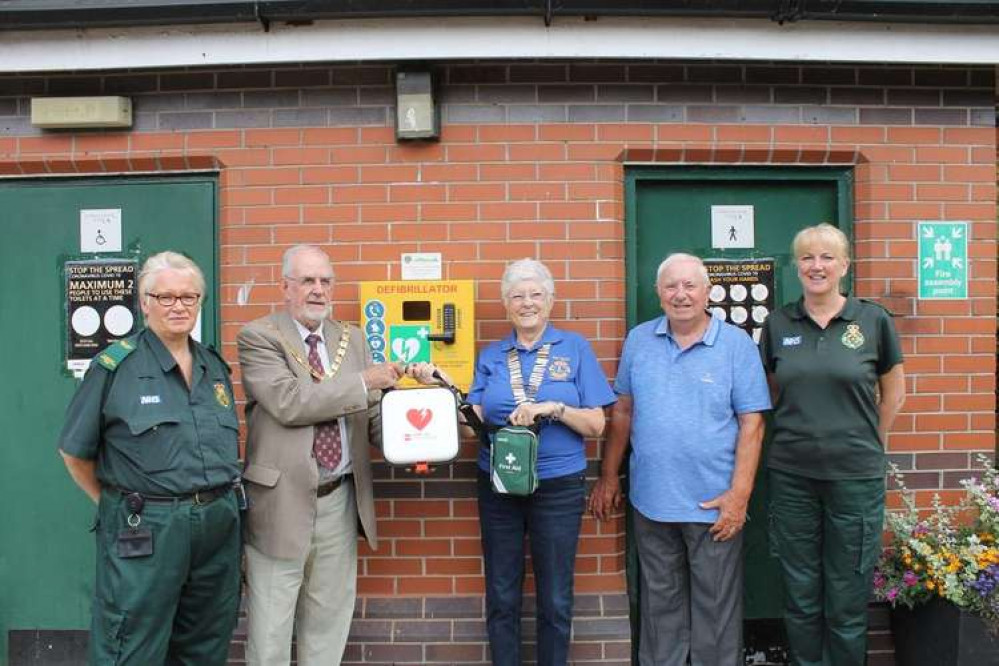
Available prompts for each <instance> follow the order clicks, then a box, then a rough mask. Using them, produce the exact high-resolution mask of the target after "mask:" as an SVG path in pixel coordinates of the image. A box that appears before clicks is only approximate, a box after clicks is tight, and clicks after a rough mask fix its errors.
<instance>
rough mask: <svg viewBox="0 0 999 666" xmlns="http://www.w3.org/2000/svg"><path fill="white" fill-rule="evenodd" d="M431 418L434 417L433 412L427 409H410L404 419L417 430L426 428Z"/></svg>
mask: <svg viewBox="0 0 999 666" xmlns="http://www.w3.org/2000/svg"><path fill="white" fill-rule="evenodd" d="M432 418H434V413H433V412H432V411H430V410H429V409H411V410H409V411H408V412H406V420H407V421H409V422H410V423H411V424H412V425H413V427H414V428H416V429H417V430H423V429H424V428H426V427H427V424H428V423H430V419H432Z"/></svg>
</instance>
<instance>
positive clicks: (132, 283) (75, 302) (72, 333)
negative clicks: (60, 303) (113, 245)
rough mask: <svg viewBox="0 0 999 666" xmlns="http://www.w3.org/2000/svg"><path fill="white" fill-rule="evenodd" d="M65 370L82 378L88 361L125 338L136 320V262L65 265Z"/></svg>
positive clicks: (68, 263)
mask: <svg viewBox="0 0 999 666" xmlns="http://www.w3.org/2000/svg"><path fill="white" fill-rule="evenodd" d="M64 273H65V278H66V321H67V323H68V330H67V332H66V366H67V367H68V368H69V369H70V370H71V371H73V373H74V374H77V375H82V373H83V372H84V371H86V369H87V367H88V366H89V365H90V359H91V358H93V357H94V355H95V354H97V352H99V351H100V350H101V349H104V348H105V347H107V346H108V345H109V344H111V343H112V342H114V341H116V340H119V339H121V338H123V337H125V336H127V335H129V334H130V333H131V332H132V331H133V330H134V329H135V327H136V322H137V321H138V319H139V307H138V305H139V301H138V288H137V284H136V282H137V279H138V275H137V273H138V262H136V261H132V260H129V259H107V260H98V261H67V262H66V265H65V268H64Z"/></svg>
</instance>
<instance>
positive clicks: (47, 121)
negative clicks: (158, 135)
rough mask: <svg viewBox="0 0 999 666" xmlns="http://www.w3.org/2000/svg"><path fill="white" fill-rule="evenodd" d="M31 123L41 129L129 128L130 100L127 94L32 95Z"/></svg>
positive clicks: (130, 116)
mask: <svg viewBox="0 0 999 666" xmlns="http://www.w3.org/2000/svg"><path fill="white" fill-rule="evenodd" d="M31 124H32V125H33V126H35V127H40V128H42V129H87V128H91V127H95V128H97V127H131V126H132V100H130V99H129V98H127V97H34V98H32V99H31Z"/></svg>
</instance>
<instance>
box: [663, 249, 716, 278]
mask: <svg viewBox="0 0 999 666" xmlns="http://www.w3.org/2000/svg"><path fill="white" fill-rule="evenodd" d="M679 261H693V262H695V263H696V264H697V268H698V271H697V272H698V273H699V274H700V276H701V278H702V279H703V280H704V284H711V277H710V276H709V275H708V269H707V267H706V266H705V265H704V262H703V261H701V258H700V257H697V256H694V255H692V254H687V253H686V252H674V253H673V254H671V255H669V256H668V257H666V258H665V259H663V261H662V263H661V264H659V269H658V270H657V271H656V284H657V285H658V284H659V280H661V279H662V276H663V273H665V272H666V269H667V268H669V267H670V266H672V265H673V264H675V263H677V262H679Z"/></svg>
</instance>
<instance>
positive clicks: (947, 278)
mask: <svg viewBox="0 0 999 666" xmlns="http://www.w3.org/2000/svg"><path fill="white" fill-rule="evenodd" d="M918 234H919V298H921V299H936V300H953V299H960V298H967V297H968V223H967V222H920V223H919V224H918Z"/></svg>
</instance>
